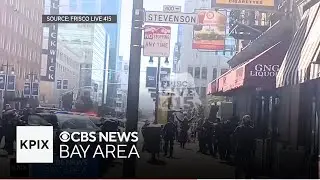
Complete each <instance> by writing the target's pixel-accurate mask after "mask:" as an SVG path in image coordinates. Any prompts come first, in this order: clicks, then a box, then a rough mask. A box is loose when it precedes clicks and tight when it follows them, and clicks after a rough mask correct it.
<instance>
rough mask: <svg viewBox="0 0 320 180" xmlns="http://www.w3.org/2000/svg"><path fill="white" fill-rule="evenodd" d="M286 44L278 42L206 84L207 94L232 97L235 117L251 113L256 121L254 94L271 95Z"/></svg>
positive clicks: (286, 42) (255, 99)
mask: <svg viewBox="0 0 320 180" xmlns="http://www.w3.org/2000/svg"><path fill="white" fill-rule="evenodd" d="M288 44H289V41H288V40H286V41H285V40H284V41H282V42H277V43H276V44H274V45H273V46H271V47H270V48H268V49H266V50H265V51H264V52H262V53H261V54H259V55H257V56H256V57H255V58H253V59H250V60H248V61H247V62H245V63H242V64H240V65H238V66H236V67H234V68H233V69H231V70H229V71H228V72H226V73H225V74H223V75H222V76H220V77H219V78H218V79H217V80H215V81H213V82H211V83H210V84H209V85H208V89H209V88H210V89H209V90H208V93H210V94H213V95H224V96H232V97H233V104H234V115H237V116H243V115H245V114H250V115H252V116H253V117H254V119H257V118H258V116H259V114H257V113H256V101H257V95H259V96H262V95H270V94H271V93H272V92H273V91H274V89H275V77H276V74H277V72H278V71H279V67H280V65H281V63H282V59H283V58H284V55H285V53H286V51H287V48H288Z"/></svg>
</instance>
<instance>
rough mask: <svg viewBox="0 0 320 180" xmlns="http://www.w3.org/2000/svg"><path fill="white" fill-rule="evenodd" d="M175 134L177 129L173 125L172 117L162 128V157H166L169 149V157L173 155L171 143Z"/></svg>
mask: <svg viewBox="0 0 320 180" xmlns="http://www.w3.org/2000/svg"><path fill="white" fill-rule="evenodd" d="M176 132H177V127H176V125H175V123H174V119H173V117H171V118H170V119H169V121H168V123H167V124H166V125H165V126H164V127H163V139H164V155H165V156H167V155H168V147H169V157H170V158H171V157H172V155H173V142H174V139H175V135H176Z"/></svg>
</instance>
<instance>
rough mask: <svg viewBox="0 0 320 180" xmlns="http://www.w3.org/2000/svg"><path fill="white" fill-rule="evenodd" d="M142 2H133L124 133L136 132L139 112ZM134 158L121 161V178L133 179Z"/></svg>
mask: <svg viewBox="0 0 320 180" xmlns="http://www.w3.org/2000/svg"><path fill="white" fill-rule="evenodd" d="M143 18H144V9H143V0H133V8H132V26H131V45H130V62H129V78H128V97H127V99H128V100H127V122H126V132H133V131H137V129H138V128H137V125H138V114H139V113H138V112H139V85H140V61H141V43H142V25H143V21H144V19H143ZM134 144H135V143H131V142H130V143H128V144H127V150H126V152H127V153H129V151H130V149H131V147H132V146H133V145H134ZM135 171H136V157H134V156H131V157H130V158H129V159H124V161H123V177H124V178H134V177H135Z"/></svg>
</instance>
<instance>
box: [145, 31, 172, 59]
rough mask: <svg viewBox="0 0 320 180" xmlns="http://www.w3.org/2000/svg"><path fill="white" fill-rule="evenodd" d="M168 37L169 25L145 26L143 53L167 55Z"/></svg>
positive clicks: (156, 55)
mask: <svg viewBox="0 0 320 180" xmlns="http://www.w3.org/2000/svg"><path fill="white" fill-rule="evenodd" d="M170 39H171V27H170V26H148V25H147V26H145V27H144V40H143V55H144V56H153V57H169V56H170Z"/></svg>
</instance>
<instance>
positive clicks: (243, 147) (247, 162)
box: [233, 115, 255, 179]
mask: <svg viewBox="0 0 320 180" xmlns="http://www.w3.org/2000/svg"><path fill="white" fill-rule="evenodd" d="M233 136H234V138H235V143H236V157H235V161H236V170H235V178H241V174H245V178H246V179H247V178H252V173H253V172H252V171H253V169H252V161H253V155H254V143H255V141H254V140H255V133H254V128H253V127H252V126H251V117H250V116H249V115H245V116H243V118H242V122H241V124H240V125H239V126H238V127H237V128H236V129H235V131H234V133H233Z"/></svg>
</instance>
